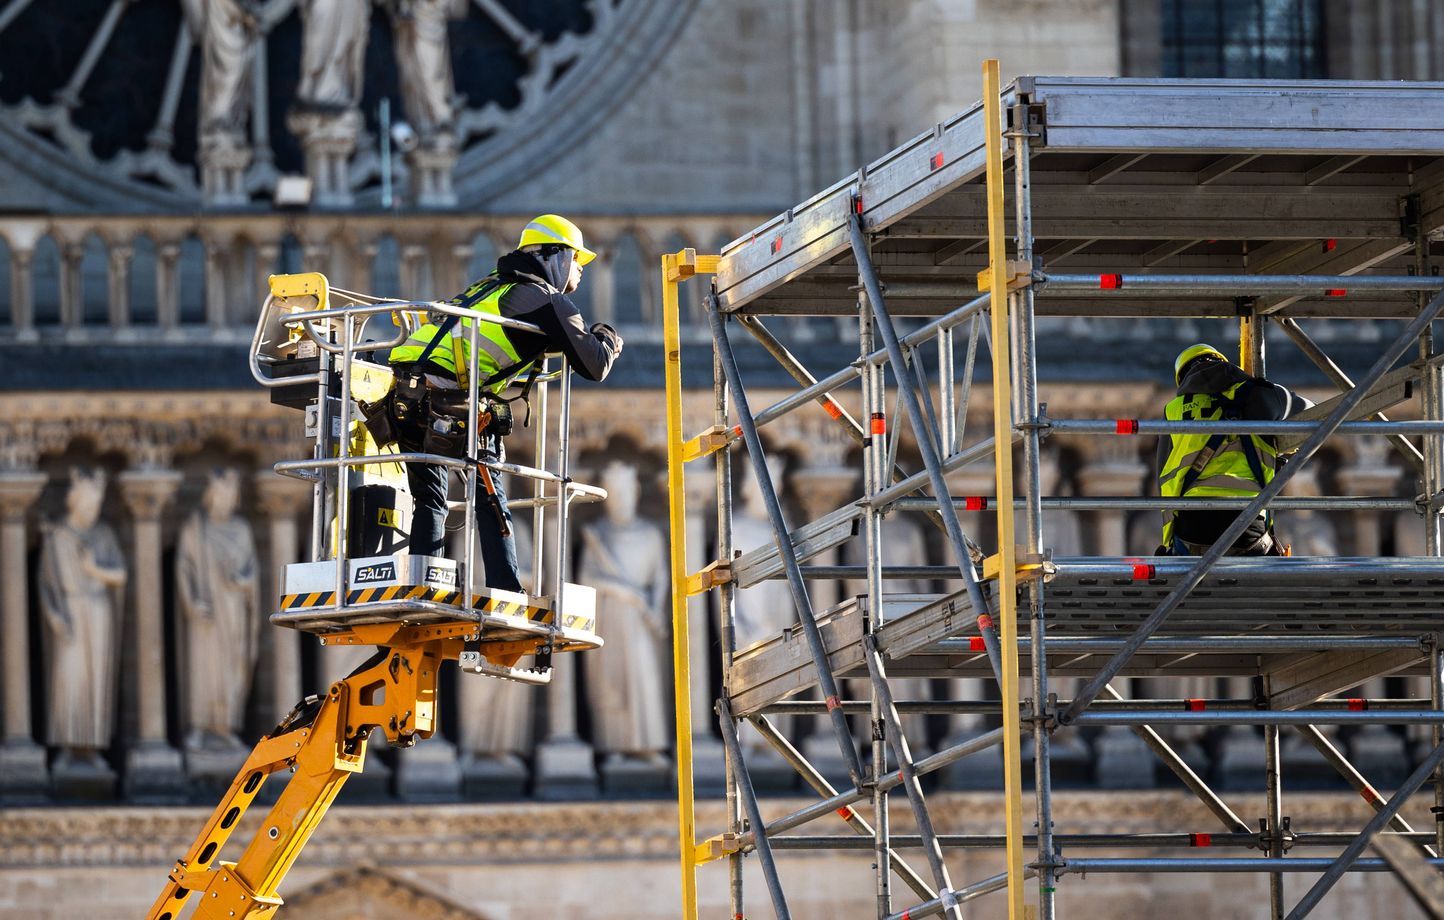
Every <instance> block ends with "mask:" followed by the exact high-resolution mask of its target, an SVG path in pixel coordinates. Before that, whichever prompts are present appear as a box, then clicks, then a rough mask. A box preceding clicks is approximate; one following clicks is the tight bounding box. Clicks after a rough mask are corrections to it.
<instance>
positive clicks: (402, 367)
mask: <svg viewBox="0 0 1444 920" xmlns="http://www.w3.org/2000/svg"><path fill="white" fill-rule="evenodd" d="M394 371H395V375H396V378H395V379H396V383H395V386H393V387H392V389H391V392H390V393H389V394H388V395H387V397H386V400H385V401H386V402H389V411H388V412H386V413H384V415H385V418H384V420H383V421H380V422H379V425H378V427H381V426H384V425H386V424H388V423H389V424H390V425H391V426H392V430H391V438H390V440H395V439H396V436H397V435H398V434H399V435H404V436H406V437H407V439H408V440H414V441H419V442H420V444H421V450H422V452H423V453H428V454H440V455H441V456H443V457H453V458H456V459H458V460H459V459H462V458H464V457H466V456H467V454H468V447H469V445H470V440H471V439H470V438H468V437H467V430H466V426H467V422H468V414H469V406H468V404H467V392H466V391H465V390H462V389H459V388H447V387H443V386H438V385H437V384H436V383H435V382H434V380H431V379H428V376H429V377H431V378H438V377H439V375H437V374H436V373H434V371H435V368H432V370H431V371H428V369H427V367H426V366H424V365H421V364H398V365H396V366H395V368H394ZM362 411H363V413H366V407H363V410H362ZM374 412H375V414H377V415H378V416H380V415H383V413H382V412H381V408H380V405H379V404H377V405H376V406H375V407H374ZM366 417H367V419H368V423H367V424H368V428H369V427H370V422H369V419H370V413H367V414H366ZM476 425H477V430H478V431H480V432H481V433H482V434H494V435H497V436H499V437H506V436H507V435H509V434H511V431H512V427H513V422H512V414H511V406H510V405H508V404H507V403H506V402H504V401H502V400H499V399H493V398H491V397H488V396H483V397H481V398H480V401H479V405H478V406H477V413H476ZM372 436H373V437H376V432H375V431H373V432H372ZM377 442H378V443H384V442H382V441H381V439H380V438H379V437H377Z"/></svg>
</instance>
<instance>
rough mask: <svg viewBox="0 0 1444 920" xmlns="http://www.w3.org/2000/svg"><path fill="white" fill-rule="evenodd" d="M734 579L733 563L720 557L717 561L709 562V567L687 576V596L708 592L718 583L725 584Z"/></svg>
mask: <svg viewBox="0 0 1444 920" xmlns="http://www.w3.org/2000/svg"><path fill="white" fill-rule="evenodd" d="M731 581H732V563H730V562H726V561H724V560H721V559H718V560H717V561H716V562H711V563H708V565H707V567H706V568H704V569H702V570H701V571H699V572H696V573H694V574H692V575H688V576H687V596H688V597H695V596H696V595H698V594H706V593H707V592H708V591H711V590H712V589H713V588H715V587H717V586H718V585H725V584H728V583H729V582H731Z"/></svg>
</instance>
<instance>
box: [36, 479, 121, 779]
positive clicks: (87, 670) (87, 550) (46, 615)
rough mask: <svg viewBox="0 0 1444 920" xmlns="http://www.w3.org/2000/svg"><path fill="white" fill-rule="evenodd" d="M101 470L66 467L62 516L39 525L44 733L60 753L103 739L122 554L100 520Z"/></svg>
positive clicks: (93, 756)
mask: <svg viewBox="0 0 1444 920" xmlns="http://www.w3.org/2000/svg"><path fill="white" fill-rule="evenodd" d="M104 498H105V474H104V473H103V472H101V471H100V470H83V469H78V468H77V469H74V470H72V471H71V473H70V490H69V492H67V493H66V496H65V507H66V513H65V517H64V519H62V520H60V521H57V522H55V523H52V524H51V525H49V526H48V527H46V528H45V533H44V540H43V544H42V547H41V550H40V577H39V580H38V588H39V595H40V611H41V616H42V618H43V620H44V644H45V668H46V687H47V690H48V694H47V698H48V703H49V712H48V721H47V733H46V741H47V742H48V743H49V744H50V745H52V746H54V747H57V748H60V749H61V757H62V758H63V759H69V760H73V761H81V762H94V763H97V764H98V763H100V751H101V750H102V749H104V748H106V747H109V746H110V741H111V733H112V730H113V719H112V717H113V715H114V712H115V694H116V659H117V654H116V652H117V649H119V647H120V612H121V609H122V608H121V594H120V592H121V589H122V588H123V587H124V585H125V580H126V573H125V561H124V559H123V557H122V556H121V553H120V544H119V543H118V542H117V541H116V539H115V533H114V531H112V530H111V529H110V528H109V527H108V526H106V525H105V524H103V523H101V522H100V506H101V502H102V501H103V500H104Z"/></svg>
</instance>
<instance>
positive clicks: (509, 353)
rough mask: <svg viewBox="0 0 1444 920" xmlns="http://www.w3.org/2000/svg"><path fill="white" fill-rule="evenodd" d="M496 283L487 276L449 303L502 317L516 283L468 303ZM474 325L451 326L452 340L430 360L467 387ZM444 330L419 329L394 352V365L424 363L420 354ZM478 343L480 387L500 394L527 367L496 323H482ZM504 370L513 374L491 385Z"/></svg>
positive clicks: (436, 325) (430, 325)
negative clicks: (479, 350) (506, 297)
mask: <svg viewBox="0 0 1444 920" xmlns="http://www.w3.org/2000/svg"><path fill="white" fill-rule="evenodd" d="M493 283H495V276H492V275H488V276H487V277H485V278H482V279H481V280H480V281H478V282H476V283H475V284H473V285H472V286H471V287H469V288H467V289H466V290H465V291H463V292H461V294H459V295H457V296H456V297H454V298H452V299H451V300H450V301H449V302H450V303H453V304H457V305H459V306H466V307H469V308H470V309H472V310H476V311H478V312H481V313H490V314H492V315H494V316H500V315H501V299H502V297H504V296H506V292H507V291H509V290H511V289H512V288H513V287H515V285H514V284H503V285H500V286H498V287H497V288H496V289H495V290H493V291H491V292H490V293H489V294H487V295H486V296H485V297H483V298H482V299H481V300H479V301H476V302H475V303H469V301H471V300H474V299H475V298H476V297H477V295H479V294H480V293H481V292H482V291H483V290H485V289H486V287H487V286H488V285H489V284H493ZM471 325H472V320H471V319H470V318H467V319H462V320H459V321H457V322H456V323H453V324H452V327H451V333H450V336H449V338H450V339H451V341H450V343H438V344H437V346H436V347H435V348H433V349H432V350H431V354H430V356H429V357H428V358H427V361H428V363H431V364H436V365H438V366H439V367H441V368H444V369H445V370H447V371H450V372H451V374H452V375H453V376H454V377H455V378H456V379H457V382H458V383H460V384H461V386H462V387H465V386H467V373H468V368H470V367H471ZM440 331H441V325H440V324H439V323H427V324H426V325H425V326H422V327H421V328H420V329H418V330H416V331H415V332H413V333H412V334H411V336H410V337H409V338H408V339H407V340H406V341H405V342H403V343H402V344H400V345H398V346H396V347H395V348H393V349H391V359H390V361H391V363H392V364H407V363H409V362H414V361H419V360H421V355H422V354H423V353H424V352H425V351H426V347H427V346H428V345H430V344H431V341H432V339H434V338H436V336H437V333H439V332H440ZM476 338H477V344H478V346H479V347H480V349H481V353H480V354H479V355H477V358H476V370H477V373H478V375H479V385H481V386H482V387H483V389H484V390H486V391H490V392H491V393H493V394H495V393H500V392H501V391H502V390H504V389H506V388H507V386H508V385H509V384H510V383H511V381H512V380H513V379H515V378H516V376H517V375H518V374H520V373H521V372H522V371H523V370H525V369H526V365H525V364H523V362H522V360H521V357H520V356H519V355H518V354H517V351H516V347H515V346H513V345H512V344H511V340H510V339H509V338H507V335H506V329H505V328H503V327H502V326H498V325H497V324H495V323H485V322H484V323H480V324H479V328H478V329H477V336H476ZM503 371H510V373H508V374H507V375H506V376H505V377H502V378H499V379H496V380H494V381H492V382H491V383H490V384H488V383H487V381H488V380H491V379H492V378H493V377H496V376H497V374H499V373H501V372H503Z"/></svg>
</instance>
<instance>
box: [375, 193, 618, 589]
mask: <svg viewBox="0 0 1444 920" xmlns="http://www.w3.org/2000/svg"><path fill="white" fill-rule="evenodd" d="M594 258H596V253H594V252H592V251H591V250H590V249H588V248H587V247H586V246H585V245H584V244H583V241H582V232H581V230H579V229H578V228H577V225H576V224H574V223H572V222H571V221H569V220H567V219H566V218H564V217H559V216H557V215H555V214H543V215H542V216H540V217H538V218H537V219H536V220H533V221H532V222H531V223H529V224H527V225H526V228H525V229H524V230H523V231H522V234H521V240H520V242H519V243H517V248H516V249H515V250H513V251H512V252H509V253H507V254H506V255H504V256H502V257H501V258H500V259H498V260H497V263H496V270H495V271H494V272H492V273H491V274H489V275H487V276H486V277H484V278H482V279H480V280H478V281H476V282H474V283H473V284H472V285H471V286H470V287H468V288H467V289H466V290H465V291H463V292H462V293H460V294H458V295H457V296H456V297H453V298H452V299H451V300H450V301H449V303H452V304H456V305H458V306H463V307H467V308H469V309H472V310H477V311H479V312H482V313H491V314H495V315H498V316H502V317H507V318H510V319H516V320H520V321H522V322H526V323H531V324H532V325H534V326H537V327H539V328H540V330H541V331H540V333H537V332H528V331H523V330H519V329H508V328H505V327H502V326H498V325H496V324H494V323H485V322H483V323H479V324H478V328H477V341H478V342H479V351H480V354H478V356H477V376H478V378H479V379H478V381H477V393H478V398H479V399H480V400H481V404H480V405H479V406H478V407H477V410H478V415H477V418H478V427H479V428H480V429H481V436H480V438H479V439H478V441H477V455H476V459H477V460H479V461H481V462H482V463H489V462H497V461H499V460H501V459H502V458H503V457H504V456H505V453H504V449H503V443H502V439H503V438H504V437H505V436H506V435H508V434H510V433H511V428H512V415H511V406H510V403H509V402H508V401H507V400H505V399H503V398H502V393H503V391H504V390H506V389H507V388H508V387H509V386H511V385H512V384H514V383H516V384H519V385H520V386H521V394H522V395H521V396H519V397H512V399H513V400H516V399H524V398H525V396H526V393H527V391H528V390H529V389H530V386H531V380H532V376H533V375H534V374H535V372H536V368H538V367H540V362H541V359H542V356H543V355H545V354H546V353H547V352H561V353H562V354H564V355H565V356H566V358H567V360H568V361H569V362H570V363H571V366H572V367H573V368H574V369H575V370H576V371H577V373H579V374H581V375H582V376H583V377H585V378H587V379H588V380H602V379H604V378H605V377H606V376H607V374H608V373H609V372H610V371H611V369H612V362H613V361H615V360H616V358H617V356H618V355H619V354H621V353H622V337H621V336H620V335H618V334H617V331H616V330H615V329H613V328H612V327H611V326H608V325H606V324H605V323H594V324H592V325H591V326H590V328H589V327H588V326H587V325H586V323H585V321H584V320H583V319H582V316H581V313H580V312H578V310H577V308H576V306H575V305H574V304H573V303H572V302H571V300H569V299H568V298H567V295H568V294H569V293H571V292H572V291H575V290H576V289H577V286H578V285H579V284H580V283H581V280H582V266H584V265H586V264H587V263H588V262H590V261H592V259H594ZM436 318H437V320H438V322H434V323H428V324H427V325H425V326H422V327H421V328H420V329H418V330H417V331H416V332H415V333H413V334H412V335H411V337H410V338H408V339H407V340H406V341H405V342H403V343H402V344H401V345H399V346H397V347H396V348H393V349H392V350H391V357H390V363H391V365H392V368H393V370H394V371H395V373H396V387H395V391H394V393H393V398H392V413H393V415H394V417H395V422H396V434H397V441H398V443H399V444H400V447H401V449H402V450H403V451H406V452H408V453H414V452H424V453H432V454H442V455H445V456H451V457H465V456H466V451H467V449H468V447H469V444H470V441H471V439H470V437H468V434H469V433H468V432H466V431H465V426H466V419H467V405H466V399H467V390H468V380H467V374H468V373H469V368H470V360H471V343H470V339H471V325H472V320H470V319H465V320H460V321H458V320H457V319H456V318H454V317H441V316H438V317H436ZM406 478H407V482H408V484H409V486H410V488H411V496H412V499H413V502H414V505H415V510H414V513H413V515H412V523H411V544H410V551H411V552H412V553H413V554H416V555H427V556H439V555H441V553H442V539H443V537H444V535H445V522H446V492H447V476H446V467H443V466H439V465H436V464H429V463H408V464H407V465H406ZM476 504H477V508H476V529H477V535H478V537H479V540H480V544H481V558H482V564H483V565H484V566H485V568H486V584H487V587H490V588H500V589H502V590H506V591H521V590H522V588H521V582H520V581H519V580H518V578H517V562H516V541H515V539H514V538H513V537H512V532H511V521H512V517H511V512H510V510H509V509H508V508H507V500H506V493H505V492H504V491H503V489H502V487H501V483H500V481H499V480H498V479H497V478H496V477H495V476H494V475H493V474H491V473H490V472H489V471H488V470H487V469H486V468H485V467H484V466H483V467H480V469H479V471H478V487H477V494H476ZM487 506H489V507H487Z"/></svg>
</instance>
